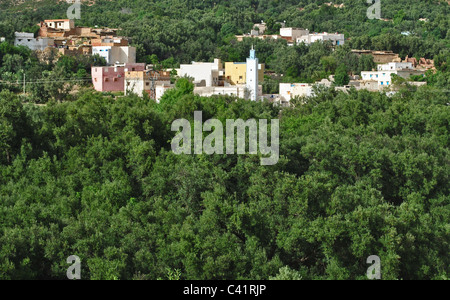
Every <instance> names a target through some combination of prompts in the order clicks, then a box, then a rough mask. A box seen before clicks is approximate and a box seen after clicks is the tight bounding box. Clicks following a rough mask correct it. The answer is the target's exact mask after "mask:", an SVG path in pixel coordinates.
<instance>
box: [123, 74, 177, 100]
mask: <svg viewBox="0 0 450 300" xmlns="http://www.w3.org/2000/svg"><path fill="white" fill-rule="evenodd" d="M172 87H173V85H172V84H171V83H170V74H168V73H167V72H161V73H158V72H155V71H150V70H146V71H130V70H126V71H125V82H124V92H125V96H126V95H129V94H136V95H138V96H140V97H142V96H143V95H144V94H147V95H149V97H150V98H152V99H154V100H156V102H159V100H160V99H161V97H162V95H164V93H165V91H166V90H167V89H169V88H172Z"/></svg>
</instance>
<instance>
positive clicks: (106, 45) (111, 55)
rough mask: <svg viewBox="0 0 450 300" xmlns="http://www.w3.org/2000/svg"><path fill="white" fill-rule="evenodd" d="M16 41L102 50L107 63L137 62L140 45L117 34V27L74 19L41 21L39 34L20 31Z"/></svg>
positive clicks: (63, 50)
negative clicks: (83, 23) (81, 23)
mask: <svg viewBox="0 0 450 300" xmlns="http://www.w3.org/2000/svg"><path fill="white" fill-rule="evenodd" d="M14 45H15V46H19V45H21V46H26V47H28V48H30V49H31V50H39V51H44V50H45V49H46V48H54V49H57V51H58V52H59V53H60V54H62V55H76V54H83V55H95V54H98V55H100V56H102V57H103V58H105V60H106V62H107V64H115V63H122V64H124V63H135V62H136V48H135V47H131V46H129V44H128V39H127V38H126V37H119V36H117V29H110V28H90V27H75V23H74V20H71V19H58V20H44V21H43V22H40V24H39V32H38V35H37V37H34V34H33V33H26V32H16V33H15V41H14Z"/></svg>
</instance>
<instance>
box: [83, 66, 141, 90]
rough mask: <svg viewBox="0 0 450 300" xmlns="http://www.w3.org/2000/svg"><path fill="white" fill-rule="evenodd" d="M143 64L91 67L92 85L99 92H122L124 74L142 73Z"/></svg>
mask: <svg viewBox="0 0 450 300" xmlns="http://www.w3.org/2000/svg"><path fill="white" fill-rule="evenodd" d="M144 70H145V64H144V63H134V64H125V65H117V66H110V67H92V68H91V74H92V83H93V84H94V88H95V90H96V91H99V92H123V91H124V82H125V72H128V71H144Z"/></svg>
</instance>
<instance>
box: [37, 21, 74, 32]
mask: <svg viewBox="0 0 450 300" xmlns="http://www.w3.org/2000/svg"><path fill="white" fill-rule="evenodd" d="M43 23H44V24H45V25H46V26H47V28H52V29H62V30H71V29H73V28H75V22H74V20H71V19H55V20H44V22H43Z"/></svg>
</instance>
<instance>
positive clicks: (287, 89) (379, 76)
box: [274, 58, 434, 105]
mask: <svg viewBox="0 0 450 300" xmlns="http://www.w3.org/2000/svg"><path fill="white" fill-rule="evenodd" d="M410 60H411V59H408V58H406V59H405V60H404V61H401V62H388V63H385V64H378V65H377V69H376V70H372V71H363V72H361V76H358V75H355V76H351V77H350V82H349V84H348V85H346V86H343V87H336V90H340V91H344V92H346V91H348V90H349V89H351V88H352V87H353V88H355V89H357V90H361V89H364V90H369V91H374V92H377V91H383V90H386V91H388V92H389V93H395V91H393V90H392V89H391V87H392V78H393V76H392V75H393V74H395V75H397V76H399V77H400V78H403V79H406V80H408V79H410V77H411V76H414V75H424V74H425V73H426V71H427V70H429V69H432V68H434V64H433V62H432V61H430V60H421V61H423V62H424V63H425V65H419V64H416V65H414V63H413V62H411V61H410ZM414 61H415V62H417V61H416V60H415V59H414ZM333 82H334V76H330V78H329V79H323V80H321V81H319V82H316V83H314V84H311V83H280V94H279V95H275V97H274V98H275V101H276V102H278V103H280V104H283V105H289V102H290V101H291V100H292V99H293V98H295V97H310V96H313V95H314V87H315V86H325V87H331V86H332V85H333ZM409 84H411V85H416V86H421V85H426V82H409Z"/></svg>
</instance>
